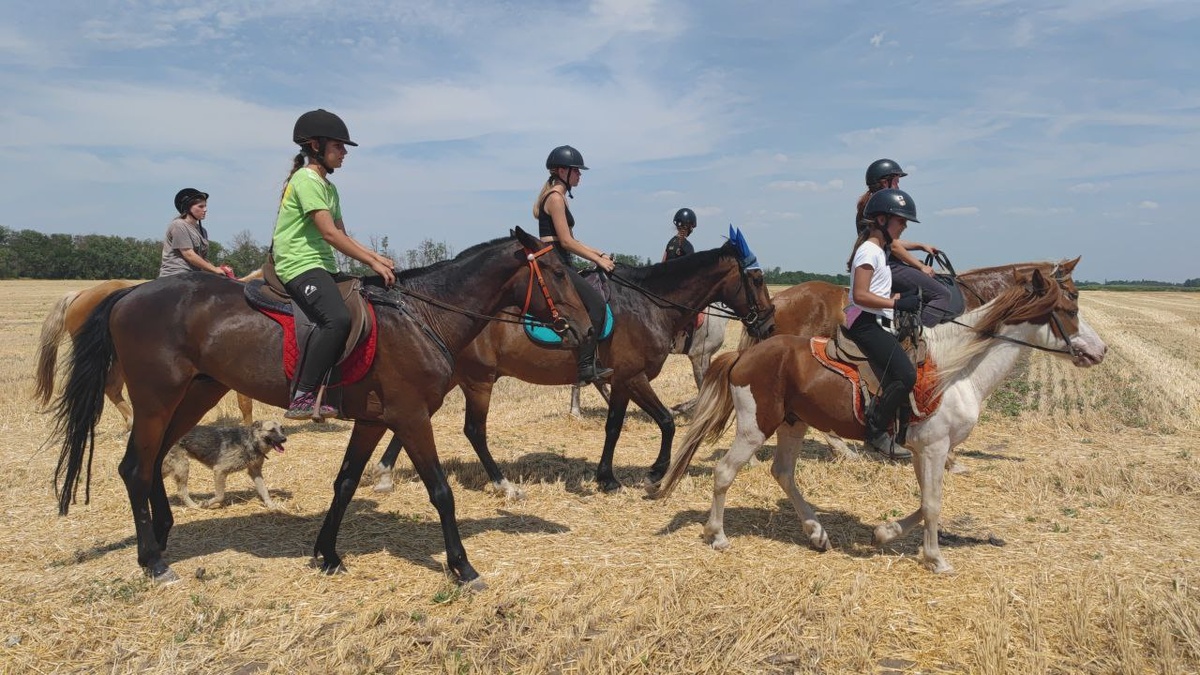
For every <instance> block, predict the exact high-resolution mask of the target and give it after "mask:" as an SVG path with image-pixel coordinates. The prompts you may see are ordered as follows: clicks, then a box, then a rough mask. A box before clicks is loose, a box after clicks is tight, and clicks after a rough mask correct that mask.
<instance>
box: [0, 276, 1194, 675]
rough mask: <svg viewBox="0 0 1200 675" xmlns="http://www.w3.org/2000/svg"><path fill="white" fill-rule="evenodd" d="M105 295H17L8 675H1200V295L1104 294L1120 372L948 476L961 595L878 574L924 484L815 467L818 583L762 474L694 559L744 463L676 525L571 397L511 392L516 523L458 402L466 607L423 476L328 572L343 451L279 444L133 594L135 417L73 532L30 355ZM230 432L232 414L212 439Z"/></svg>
mask: <svg viewBox="0 0 1200 675" xmlns="http://www.w3.org/2000/svg"><path fill="white" fill-rule="evenodd" d="M88 285H90V284H89V283H88V282H79V281H73V282H31V281H0V297H3V298H4V302H3V303H0V438H2V439H3V446H2V448H3V449H2V450H0V509H2V510H3V514H4V518H3V522H2V523H0V560H2V561H3V564H2V567H0V670H2V671H3V672H6V673H8V672H11V673H17V672H21V673H26V672H112V673H126V672H158V673H167V672H169V673H179V672H188V673H239V674H249V673H257V672H261V673H294V672H345V673H375V672H383V673H388V672H400V673H410V672H422V673H423V672H438V673H445V672H449V673H469V672H487V673H491V672H516V673H566V672H572V673H573V672H585V673H608V672H614V673H629V672H651V673H662V672H672V673H676V672H679V673H683V672H722V673H725V672H730V673H743V672H744V673H764V672H765V673H788V672H820V673H842V672H846V673H860V672H903V673H917V672H921V673H942V672H954V673H976V672H980V673H1003V672H1008V673H1066V672H1084V673H1117V672H1119V673H1154V672H1158V673H1179V672H1197V671H1200V575H1198V574H1197V567H1196V560H1197V556H1198V555H1200V535H1198V534H1197V531H1196V529H1195V527H1196V520H1197V516H1196V514H1197V513H1200V498H1198V491H1200V459H1198V457H1197V452H1198V449H1200V448H1197V441H1198V440H1200V294H1176V293H1142V294H1139V293H1105V292H1086V293H1084V294H1083V297H1082V298H1081V301H1080V302H1081V307H1082V312H1083V314H1084V316H1085V317H1086V318H1087V319H1088V321H1089V322H1090V323H1091V324H1092V325H1093V326H1094V327H1095V328H1096V329H1097V331H1098V332H1099V333H1100V334H1101V336H1102V337H1103V338H1104V339H1105V340H1106V341H1107V342H1108V344H1109V348H1110V350H1109V354H1108V358H1107V360H1106V361H1105V363H1103V364H1102V365H1100V366H1099V367H1097V368H1094V369H1091V370H1088V371H1082V370H1078V369H1075V368H1073V367H1072V366H1070V364H1068V363H1066V362H1063V361H1058V360H1055V359H1054V358H1052V357H1051V356H1049V355H1044V354H1040V353H1039V354H1034V355H1032V356H1030V357H1029V358H1028V359H1027V360H1026V361H1025V362H1023V363H1022V365H1021V367H1020V368H1019V370H1018V373H1017V375H1016V376H1014V377H1013V378H1012V379H1011V380H1010V381H1009V382H1008V383H1007V384H1006V385H1005V386H1004V388H1003V390H1002V391H1000V392H998V395H997V396H996V397H995V398H994V400H993V402H992V405H991V406H990V408H989V410H988V413H987V415H986V417H985V419H984V421H983V423H982V424H981V425H980V427H979V428H978V429H977V430H976V432H975V433H974V434H973V435H972V437H971V438H970V439H968V441H967V442H966V443H965V444H964V445H963V446H962V447H961V448H960V449H959V455H958V463H959V465H960V466H961V467H963V468H964V469H965V472H963V473H958V474H953V475H948V476H947V479H946V499H945V506H944V512H943V516H944V526H943V533H944V536H945V539H946V546H945V549H944V551H945V553H946V555H947V557H948V559H949V560H950V561H951V562H952V564H954V566H955V567H956V569H957V570H958V571H957V574H954V575H950V576H935V575H933V574H931V573H930V572H928V571H926V570H925V569H924V568H922V567H921V566H920V565H919V564H918V563H917V561H916V558H915V555H916V552H917V547H918V545H919V536H920V535H919V533H912V534H911V535H909V536H908V537H905V538H903V539H902V540H900V541H899V542H897V543H896V544H894V545H889V546H887V547H885V548H884V549H882V550H880V549H878V548H876V547H875V546H874V545H873V544H872V543H871V530H872V528H873V527H874V526H875V525H876V524H878V522H880V521H881V520H883V519H886V518H890V517H892V516H894V515H897V514H900V513H906V512H908V511H910V510H911V509H912V508H913V506H914V505H915V503H916V481H915V479H914V476H913V473H912V470H911V468H909V467H907V466H904V465H890V464H884V463H880V462H876V461H871V460H867V459H863V460H854V461H840V462H834V461H831V459H830V456H829V453H828V451H827V450H826V448H825V447H824V446H822V445H821V444H819V443H817V442H816V441H810V442H809V443H808V444H807V446H806V452H805V456H804V458H803V459H802V467H801V469H800V471H799V472H798V479H799V481H800V483H801V489H802V490H803V491H804V492H805V494H806V496H807V497H808V498H809V500H810V501H811V502H813V504H814V505H815V506H816V507H817V509H818V512H819V515H820V516H821V518H822V522H823V523H824V525H825V527H826V529H827V530H828V531H829V532H830V535H831V536H832V538H833V540H834V544H835V550H833V551H831V552H829V553H824V554H821V553H817V552H815V551H812V550H810V549H809V548H808V547H807V546H805V545H804V541H805V538H804V537H803V535H802V533H801V531H800V528H799V526H798V523H797V521H796V518H795V514H794V512H793V511H792V509H791V506H790V505H789V504H787V502H786V498H785V496H784V495H783V493H782V492H781V491H780V489H779V488H778V486H777V485H776V484H775V482H774V480H773V479H772V478H771V476H770V472H769V469H768V467H767V465H765V464H760V465H759V466H757V467H755V468H751V469H747V470H745V471H744V472H743V475H741V476H739V478H738V480H737V481H736V482H735V483H734V486H733V488H732V489H731V490H730V496H729V502H728V509H727V512H726V518H725V523H726V531H727V533H728V534H729V536H730V538H731V541H732V542H733V547H732V548H731V549H730V550H729V551H726V552H723V553H720V552H716V551H713V550H711V549H709V548H708V547H707V546H705V545H704V544H703V543H702V542H701V541H700V539H699V534H700V530H701V524H702V522H703V520H704V518H705V517H706V514H707V510H708V507H709V500H710V496H711V489H712V477H711V468H712V466H713V463H714V460H715V456H714V454H715V455H716V456H719V454H716V453H719V452H723V451H724V449H725V448H726V447H728V442H729V437H728V436H727V437H726V438H725V439H723V440H722V442H720V443H718V444H717V445H716V446H715V447H713V448H712V449H711V452H710V450H708V449H705V450H702V451H701V454H700V455H699V458H698V461H697V462H696V463H695V464H694V465H693V470H692V475H691V476H689V477H688V478H686V479H684V481H683V482H682V483H681V485H680V486H679V488H678V489H677V491H676V492H675V494H674V495H673V496H672V497H671V498H670V499H668V500H666V501H664V502H656V501H647V500H645V499H644V498H643V492H642V491H641V490H640V488H639V485H638V484H639V483H640V481H641V479H642V476H643V475H644V474H645V470H646V467H647V466H648V465H649V464H650V462H651V461H652V460H653V457H654V455H655V453H656V451H657V446H658V429H657V427H656V426H655V425H654V424H653V422H652V421H651V420H650V419H649V418H648V417H646V416H645V415H642V414H640V413H638V414H631V416H630V419H629V420H628V421H627V422H626V425H625V431H624V434H623V436H622V438H621V442H620V444H619V446H618V448H617V456H616V470H617V477H618V478H619V479H621V480H622V482H624V483H625V484H626V486H627V487H626V489H625V490H622V491H621V492H619V493H616V494H602V493H599V492H598V491H597V490H596V488H595V485H594V483H593V482H592V480H591V478H592V474H593V472H594V470H595V463H596V460H597V458H598V457H599V453H600V448H601V445H602V442H603V433H604V432H603V427H604V417H603V414H604V413H603V410H602V408H601V407H600V403H601V402H600V400H599V397H598V396H597V395H596V394H595V393H594V392H585V394H584V407H585V411H586V413H587V414H586V415H585V418H584V419H583V420H574V419H572V418H570V417H569V416H568V415H567V408H568V390H567V388H565V387H533V386H530V385H526V384H523V383H520V382H516V381H512V380H502V381H501V382H500V383H499V384H498V386H497V389H496V394H495V396H494V397H493V409H492V416H491V418H490V421H489V426H490V431H491V440H492V449H493V452H494V454H495V456H496V459H497V460H498V461H499V462H500V463H501V465H502V467H503V468H504V470H505V471H506V472H507V474H508V475H509V477H510V478H512V479H515V480H516V481H517V482H519V483H520V485H521V486H523V488H524V490H525V492H526V494H527V497H526V498H525V499H523V500H519V501H505V500H504V498H503V497H502V496H501V495H498V494H495V493H493V492H490V491H485V490H484V489H483V488H484V485H485V483H486V477H485V474H484V472H483V470H482V469H481V468H480V466H479V464H478V462H477V460H476V459H475V457H474V454H473V453H472V451H471V448H470V446H469V444H468V443H467V441H466V439H465V438H464V437H463V436H462V434H461V432H460V429H461V426H462V399H461V397H460V396H458V394H457V392H455V393H452V394H451V395H450V396H449V397H448V398H447V402H446V405H445V407H444V408H443V410H442V411H441V412H440V413H439V414H438V415H437V416H436V418H435V420H434V423H435V433H436V435H437V439H438V444H439V449H440V455H441V457H442V461H443V463H444V464H445V465H446V467H447V471H448V473H449V475H450V480H451V486H452V488H453V490H454V496H455V499H456V503H457V509H458V518H459V522H460V526H461V530H462V533H463V537H464V543H465V545H466V547H467V552H468V554H469V555H470V557H471V561H472V563H473V564H474V565H475V567H476V568H477V569H479V570H480V572H481V573H482V574H483V578H484V580H485V581H486V583H487V584H488V589H487V590H485V591H482V592H473V593H463V592H460V591H459V590H458V589H457V588H456V587H455V586H454V585H453V584H452V583H451V582H450V581H449V580H448V578H447V577H446V576H445V574H444V572H443V569H442V563H443V561H444V554H443V546H442V536H441V531H440V528H439V526H438V521H437V516H436V513H435V512H434V510H433V508H432V506H431V505H430V504H429V501H428V497H427V494H426V492H425V490H424V488H423V486H422V485H421V483H420V482H419V480H417V479H416V477H415V475H414V474H413V473H412V471H411V469H410V465H409V464H407V462H406V460H405V459H403V458H402V459H401V461H400V467H399V470H398V472H397V479H398V480H397V486H396V490H395V492H393V493H391V494H378V493H375V492H373V491H372V490H371V487H370V484H369V483H367V482H366V481H364V484H363V485H362V486H361V487H360V489H359V492H358V495H357V497H356V499H355V501H354V502H353V504H352V505H351V507H350V509H349V511H348V513H347V516H346V519H345V524H344V526H343V528H342V534H341V538H340V541H339V550H340V551H341V552H342V553H343V555H344V557H345V558H346V563H347V566H348V567H349V570H350V571H349V573H348V574H344V575H338V576H334V577H325V576H321V575H319V574H318V573H317V572H315V571H314V570H312V569H310V568H309V566H308V558H309V556H310V555H311V550H312V543H313V541H314V539H315V536H316V532H317V530H318V528H319V527H320V524H321V520H322V519H323V517H324V511H325V508H326V507H327V506H328V504H329V500H330V497H331V484H332V481H333V477H334V475H335V474H336V471H337V467H338V465H339V464H340V461H341V455H342V451H343V449H344V446H345V442H346V439H347V435H348V430H349V426H350V425H349V424H348V423H342V422H335V423H330V424H326V425H313V424H290V423H289V424H287V425H285V428H286V430H287V432H288V434H289V435H290V440H289V442H288V445H287V452H286V453H285V454H283V455H276V456H273V457H272V458H271V459H270V460H269V461H268V462H267V463H266V466H265V469H264V473H265V477H266V482H267V485H268V486H269V488H270V489H271V492H272V495H273V496H274V497H275V499H276V501H278V502H279V503H280V505H281V507H282V508H281V510H280V511H277V512H271V511H267V510H266V509H265V508H263V506H262V505H261V503H260V502H259V501H258V499H257V497H256V496H255V494H254V492H253V489H252V487H251V484H250V482H249V479H248V478H246V477H245V475H244V474H240V475H232V476H230V479H229V488H230V490H231V504H230V505H229V506H227V507H225V508H224V509H218V510H198V509H185V508H182V506H181V505H179V503H178V501H177V500H175V499H174V494H175V491H174V485H173V484H168V487H167V491H168V494H170V495H172V500H173V505H174V509H175V511H174V513H175V520H176V525H175V529H174V530H173V531H172V534H171V539H170V548H169V549H168V551H167V560H168V562H169V563H170V564H171V565H172V567H173V568H174V569H175V571H176V572H178V573H179V575H180V576H181V577H182V579H183V580H182V581H181V582H180V583H177V584H174V585H170V586H165V587H158V586H155V585H153V584H151V583H150V582H148V581H146V580H145V579H144V578H143V577H142V575H141V573H140V571H139V570H138V568H137V565H136V554H135V550H134V546H133V541H134V540H133V526H132V519H131V516H130V511H129V503H128V500H127V498H126V496H125V490H124V487H123V485H122V483H121V481H120V479H119V478H118V476H117V473H116V466H117V463H118V462H119V460H120V456H121V454H122V452H123V440H124V439H123V433H122V430H123V426H122V424H121V420H120V416H119V415H118V414H117V413H116V411H115V410H111V409H106V411H105V415H104V418H103V420H102V421H101V424H100V426H99V428H98V440H97V447H96V460H95V465H94V467H93V480H92V496H91V503H90V504H89V505H84V504H83V503H82V500H81V502H80V503H79V504H77V505H75V506H74V507H73V508H72V510H71V513H70V515H69V516H67V517H65V518H60V517H58V515H57V508H56V501H55V499H54V490H53V485H52V477H53V473H54V466H55V462H56V461H57V458H58V445H57V442H56V441H55V440H51V441H49V442H47V440H48V438H49V435H50V432H51V426H52V421H51V419H50V416H49V415H47V414H44V413H42V412H40V411H38V410H37V409H35V408H34V407H33V406H32V404H31V403H30V399H31V391H32V371H33V364H34V348H35V345H36V339H37V334H38V331H39V329H40V326H41V321H42V318H43V317H44V316H45V314H46V312H47V311H48V310H49V308H50V306H51V305H52V304H53V302H54V301H55V300H57V299H58V298H59V297H60V296H61V295H62V294H63V293H64V292H66V291H68V290H75V289H79V288H84V287H86V286H88ZM738 337H739V335H738V334H737V330H736V329H734V330H731V331H730V335H728V336H727V340H726V345H727V346H729V347H732V345H735V344H736V341H737V338H738ZM690 372H691V371H690V367H689V365H688V362H687V360H686V359H685V358H684V357H681V356H672V357H670V359H669V361H668V365H667V370H666V372H665V373H664V374H663V375H662V376H661V377H660V378H659V379H658V380H656V382H655V387H656V390H657V391H658V392H659V394H660V396H661V397H662V398H663V399H664V401H666V402H667V403H668V404H674V403H678V402H680V401H682V400H684V399H687V398H690V397H691V396H692V395H693V394H694V386H693V384H692V382H691V374H690ZM255 413H256V417H257V418H259V419H276V420H282V411H280V410H278V409H275V408H269V407H266V406H263V405H258V406H257V407H256V411H255ZM236 417H237V410H236V406H235V405H234V402H233V398H232V397H227V398H226V400H225V401H223V402H222V404H221V405H220V406H219V407H218V408H217V409H215V410H214V411H213V412H212V414H210V416H209V418H208V419H207V420H206V421H207V422H209V423H228V424H233V423H235V418H236ZM679 424H680V425H681V426H682V425H684V424H686V419H680V420H679ZM770 449H771V444H770V443H768V446H767V447H766V448H765V449H764V452H766V453H769V451H770ZM211 475H212V474H211V472H210V471H208V470H207V469H204V468H203V467H199V466H198V465H196V464H193V469H192V492H193V494H197V495H200V496H202V497H204V496H208V495H209V494H211V485H212V482H211ZM80 494H81V495H82V490H81V492H80Z"/></svg>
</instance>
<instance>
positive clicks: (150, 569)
mask: <svg viewBox="0 0 1200 675" xmlns="http://www.w3.org/2000/svg"><path fill="white" fill-rule="evenodd" d="M514 238H515V240H514ZM547 252H550V253H551V254H550V255H542V254H544V253H547ZM396 283H397V285H396V287H395V288H394V289H392V290H390V291H387V292H383V291H380V294H381V295H382V296H383V298H384V299H385V300H386V301H387V303H388V304H389V305H391V306H388V305H382V306H380V307H379V309H378V311H377V312H376V316H377V322H378V326H379V328H378V337H377V350H376V356H375V361H374V363H373V365H372V366H371V368H370V370H369V371H368V372H367V374H366V376H365V377H364V378H363V379H362V380H360V381H358V382H355V383H353V384H349V385H347V386H346V387H345V389H344V392H343V395H342V404H343V412H344V413H345V415H346V416H347V417H348V418H350V419H353V420H354V428H353V430H352V431H351V433H350V441H349V444H348V446H347V448H346V454H345V458H344V459H343V461H342V465H341V469H340V471H339V472H338V475H337V478H336V479H335V481H334V485H333V487H334V490H333V502H332V504H331V505H330V507H329V511H328V513H327V514H326V516H325V522H324V524H323V525H322V527H321V531H320V533H319V534H318V535H317V541H316V545H315V547H314V550H313V558H314V563H317V564H319V565H320V567H321V569H322V571H324V572H325V573H327V574H332V573H334V572H337V571H339V570H341V569H342V568H343V567H342V559H341V557H340V556H339V555H338V553H337V551H336V544H337V535H338V529H339V528H340V526H341V521H342V517H343V515H344V514H345V511H346V507H347V505H348V504H349V502H350V499H351V498H352V497H353V496H354V490H355V488H356V487H357V486H358V481H359V478H360V477H361V476H362V471H363V468H364V467H365V466H366V464H367V460H368V459H370V456H371V452H372V451H373V450H374V449H375V446H376V444H378V442H379V439H380V438H382V437H383V435H384V433H386V432H387V431H388V430H391V431H392V432H393V434H394V435H395V437H396V438H398V439H403V442H404V445H405V447H406V448H407V450H408V454H409V456H410V457H411V458H412V462H413V464H414V465H415V466H416V469H417V473H419V474H420V476H421V479H422V480H423V481H424V483H425V487H426V488H427V489H428V491H429V498H430V501H431V502H432V503H433V505H434V507H435V508H436V509H437V511H438V516H439V517H440V519H441V525H442V535H443V537H444V539H445V544H446V562H447V566H448V567H449V568H450V570H451V571H452V572H453V573H454V575H455V577H456V578H457V580H458V581H459V582H460V583H465V582H471V581H473V580H475V579H477V578H478V576H479V574H478V573H477V572H476V571H475V569H474V568H472V567H471V564H470V562H468V561H467V554H466V551H465V550H464V548H463V544H462V539H461V537H460V535H459V531H458V525H457V523H456V521H455V517H454V497H453V495H452V494H451V492H450V486H449V485H448V484H447V482H446V475H445V473H444V471H443V469H442V466H441V463H440V462H439V461H438V456H437V447H436V445H435V443H434V438H433V428H432V426H431V425H430V417H431V416H432V415H433V413H434V412H435V411H437V409H438V408H439V407H441V405H442V401H443V399H444V398H445V395H446V393H447V392H448V391H449V390H450V387H451V376H452V374H453V365H452V362H453V359H454V356H453V355H454V354H456V353H458V351H460V350H461V349H462V348H463V347H465V346H466V345H467V344H468V343H470V341H471V340H473V339H474V338H475V336H476V335H478V334H479V331H481V330H482V329H483V327H484V326H485V325H486V324H487V323H488V321H489V320H492V317H491V316H490V315H492V314H494V313H496V312H497V311H498V310H499V309H500V308H502V307H506V306H508V305H512V304H514V302H516V303H518V304H520V303H522V302H524V303H525V306H526V307H527V311H528V312H529V313H531V314H533V315H534V316H535V317H537V318H538V319H540V320H543V321H553V322H554V327H555V328H556V330H558V331H559V332H560V334H563V335H564V340H565V341H567V343H568V344H578V336H579V335H581V334H583V333H584V332H585V331H587V330H590V329H591V322H590V320H589V319H588V315H587V311H586V310H585V308H584V307H583V303H582V301H581V300H580V299H579V296H578V294H576V292H575V290H574V286H572V285H571V283H570V280H569V279H568V277H567V268H566V265H565V263H563V261H562V259H560V258H559V257H558V256H557V255H554V254H553V249H551V248H550V247H548V246H545V244H543V243H542V242H541V240H539V239H537V238H536V237H533V236H531V235H529V234H526V233H525V232H524V231H522V230H521V229H520V228H517V229H516V230H515V231H514V232H513V237H505V238H503V239H497V240H495V241H492V242H488V243H484V244H479V245H476V246H473V247H471V248H469V249H467V250H466V251H463V252H462V253H461V254H459V255H458V257H456V258H454V259H453V260H447V261H443V262H440V263H437V264H435V265H432V266H430V267H426V268H421V269H413V270H407V271H404V272H401V273H399V274H398V275H397V282H396ZM535 286H536V287H538V288H540V289H541V292H533V288H534V287H535ZM414 298H415V299H416V300H414ZM560 312H561V314H560ZM282 342H283V331H282V329H281V328H280V326H279V324H277V323H276V322H275V321H273V320H272V319H270V318H268V317H267V316H265V315H263V314H262V313H260V312H258V311H256V310H255V309H253V308H251V307H250V306H249V305H248V304H247V302H246V300H245V297H244V295H243V287H242V285H241V284H239V283H236V282H234V281H231V280H229V279H224V278H221V277H217V276H216V275H212V274H184V275H179V276H174V277H166V278H162V279H157V280H155V281H150V282H147V283H145V284H142V285H140V286H136V287H134V288H132V289H129V290H125V291H118V292H116V293H113V294H112V295H110V296H109V297H108V298H106V299H105V300H104V301H103V302H102V303H100V305H99V306H98V307H97V308H96V310H95V311H94V312H93V313H92V315H91V316H90V317H88V320H87V323H86V324H85V325H84V327H83V329H82V330H81V331H80V332H79V334H78V336H77V341H76V347H75V350H74V353H73V355H72V358H71V364H70V368H69V372H68V375H67V385H66V387H65V390H64V393H63V394H62V396H61V397H60V399H59V404H58V413H57V423H58V432H59V433H62V434H63V436H64V440H63V446H62V452H61V454H60V456H59V462H58V467H57V470H56V480H60V481H61V484H62V489H61V491H60V492H59V512H60V513H61V514H63V515H65V514H66V513H67V510H68V508H69V506H70V504H71V502H72V501H73V498H74V496H75V492H76V490H77V489H78V484H79V482H80V473H81V471H82V468H83V460H84V451H85V450H86V449H88V446H89V441H92V445H91V448H92V449H93V450H94V447H95V446H94V437H95V427H96V423H97V421H98V420H99V418H100V413H101V411H102V408H103V403H104V383H105V378H106V377H107V374H108V371H109V366H110V365H111V363H112V361H113V359H114V358H116V359H119V360H120V362H121V364H122V366H123V367H124V369H125V374H126V376H127V377H128V387H129V400H130V402H131V403H132V404H133V412H134V415H133V431H132V433H131V434H130V437H129V443H128V445H127V448H126V451H125V457H124V459H122V460H121V464H120V467H119V473H120V475H121V478H122V479H124V481H125V488H126V490H127V491H128V492H129V501H130V504H131V506H132V508H133V518H134V525H135V528H136V531H137V550H138V556H137V557H138V564H139V565H141V566H142V568H143V569H144V570H145V571H146V573H147V575H149V576H150V577H151V578H153V579H154V580H156V581H174V580H176V579H177V578H178V577H177V576H176V575H175V573H174V572H173V571H172V570H171V568H170V567H169V566H168V565H167V564H166V563H165V562H164V561H163V550H164V549H165V548H166V545H167V535H168V533H169V532H170V530H171V526H172V524H173V522H174V521H173V519H172V516H171V507H170V505H169V503H168V502H167V493H166V490H165V489H164V487H163V480H162V462H163V457H164V456H165V454H166V452H167V450H168V449H169V448H170V447H171V446H172V445H173V444H174V443H175V442H176V441H177V440H179V438H180V437H181V436H183V434H184V433H185V432H187V431H188V430H189V429H191V428H192V427H193V426H194V425H195V424H196V422H197V421H199V420H200V419H201V418H202V417H203V416H204V414H205V413H206V412H207V411H208V410H210V409H211V408H212V407H213V406H214V405H216V403H217V401H219V400H220V399H221V397H222V396H224V395H225V393H226V392H228V391H229V390H230V389H236V390H237V391H243V392H246V393H247V394H249V395H250V396H251V397H253V398H255V399H258V400H260V401H264V402H266V403H269V404H271V405H275V406H280V407H284V406H286V405H287V402H288V391H289V387H288V381H287V378H286V377H285V376H284V371H283V367H282V365H281V363H282V354H283V344H282ZM90 455H91V451H89V457H88V464H87V465H88V483H89V488H90V481H91V475H90V473H91V471H90V468H91V456H90ZM85 494H87V493H85Z"/></svg>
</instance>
